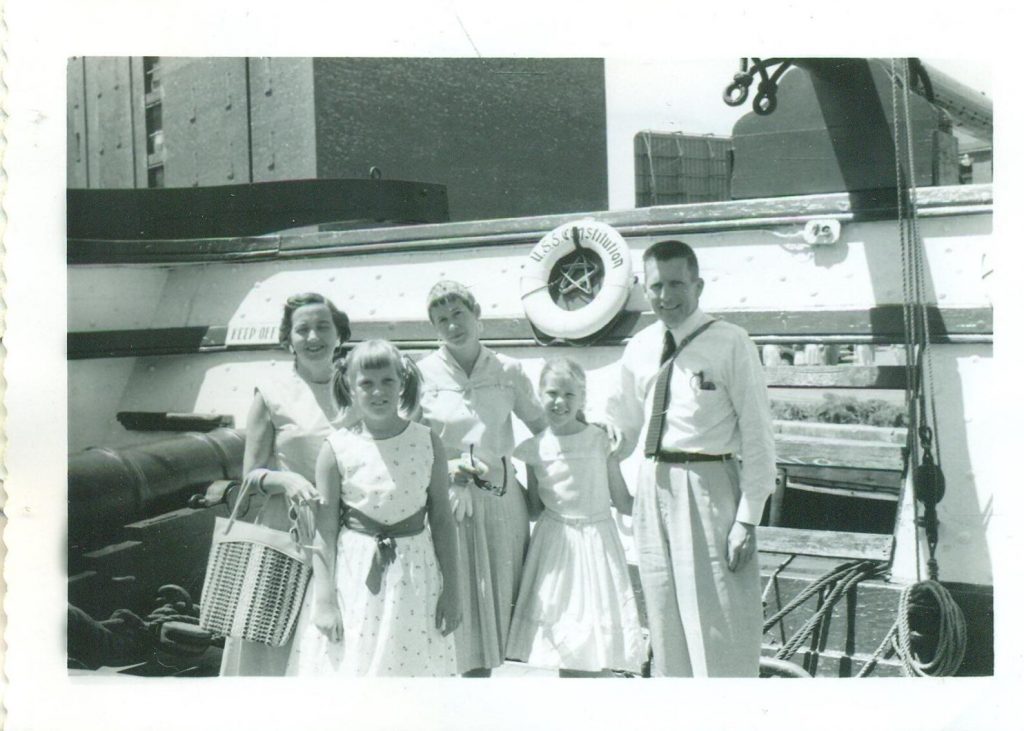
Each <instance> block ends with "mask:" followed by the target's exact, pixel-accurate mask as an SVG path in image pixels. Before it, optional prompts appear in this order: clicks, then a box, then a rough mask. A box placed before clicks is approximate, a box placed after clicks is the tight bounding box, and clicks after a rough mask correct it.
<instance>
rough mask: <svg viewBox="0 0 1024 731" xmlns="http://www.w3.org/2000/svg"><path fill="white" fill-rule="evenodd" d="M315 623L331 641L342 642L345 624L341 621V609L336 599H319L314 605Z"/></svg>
mask: <svg viewBox="0 0 1024 731" xmlns="http://www.w3.org/2000/svg"><path fill="white" fill-rule="evenodd" d="M313 624H314V625H316V628H317V629H318V630H320V631H321V632H323V633H324V636H325V637H327V639H328V640H330V641H331V642H341V638H342V636H343V635H344V625H343V624H342V621H341V609H339V608H338V603H337V602H336V601H330V600H327V601H323V602H320V601H318V602H317V603H316V604H315V605H314V607H313Z"/></svg>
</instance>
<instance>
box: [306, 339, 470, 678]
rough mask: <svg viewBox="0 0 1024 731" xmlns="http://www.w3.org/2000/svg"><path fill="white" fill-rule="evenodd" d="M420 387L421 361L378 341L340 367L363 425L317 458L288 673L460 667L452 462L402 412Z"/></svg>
mask: <svg viewBox="0 0 1024 731" xmlns="http://www.w3.org/2000/svg"><path fill="white" fill-rule="evenodd" d="M418 394H419V374H418V370H417V369H416V366H415V364H413V362H412V361H411V360H409V358H408V357H404V356H402V355H401V354H400V353H399V352H398V350H397V349H396V348H395V346H394V345H392V344H391V343H388V342H386V341H382V340H370V341H367V342H363V343H360V344H359V345H357V346H356V347H355V348H354V349H353V350H352V352H351V353H350V354H349V356H348V358H347V359H346V364H345V366H344V368H343V369H341V370H339V371H338V372H337V373H336V374H335V397H336V399H337V400H338V402H339V403H340V404H342V405H349V404H353V405H354V406H355V408H356V409H357V411H358V413H359V414H360V417H361V420H360V422H359V423H357V424H356V425H355V426H353V427H351V428H348V429H340V430H338V431H336V432H334V433H333V434H332V435H331V436H329V437H328V438H327V440H326V441H325V442H324V445H323V447H322V448H321V450H320V455H319V457H318V460H317V465H316V486H317V490H318V491H319V493H320V500H321V504H320V505H319V506H318V507H317V509H316V518H315V522H316V533H315V536H314V539H313V581H312V584H311V587H310V590H309V592H308V595H307V599H306V607H305V609H304V610H303V614H302V616H301V617H300V618H299V626H298V629H297V630H296V631H297V633H298V634H297V636H296V639H295V646H294V648H293V650H292V656H291V659H290V661H289V667H288V673H289V674H290V675H308V674H314V675H323V674H341V675H376V676H380V675H398V676H440V675H454V674H455V670H456V665H455V645H454V639H453V637H452V634H451V633H452V632H453V630H454V629H455V627H456V626H458V624H459V621H460V616H459V612H460V610H459V606H460V604H459V596H458V583H457V582H456V580H455V575H454V570H455V550H456V547H455V528H454V519H453V518H452V514H451V508H450V506H449V503H448V471H447V462H446V459H445V454H444V450H443V448H442V447H441V445H440V443H439V440H438V438H437V437H436V436H434V435H433V434H432V433H431V431H430V429H429V428H428V427H426V426H423V425H422V424H417V423H413V422H410V421H408V420H407V419H405V418H404V417H403V416H402V414H408V413H410V412H411V411H413V410H414V409H415V407H416V402H417V398H418ZM400 411H401V413H400ZM425 520H426V523H427V524H429V527H428V526H427V525H425V522H424V521H425Z"/></svg>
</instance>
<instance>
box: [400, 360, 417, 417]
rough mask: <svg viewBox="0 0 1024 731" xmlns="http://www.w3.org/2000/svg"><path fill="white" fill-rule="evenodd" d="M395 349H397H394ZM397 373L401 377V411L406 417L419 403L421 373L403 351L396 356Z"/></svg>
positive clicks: (412, 412) (413, 411) (411, 413)
mask: <svg viewBox="0 0 1024 731" xmlns="http://www.w3.org/2000/svg"><path fill="white" fill-rule="evenodd" d="M396 350H397V349H396ZM397 365H398V375H399V377H400V378H401V379H402V391H401V393H400V394H399V396H400V398H401V407H402V412H403V414H404V415H405V416H406V417H407V418H411V416H412V415H413V414H414V413H415V412H416V409H417V407H418V406H419V405H420V388H421V386H422V383H423V374H422V373H420V369H419V366H417V365H416V363H415V361H413V359H412V358H410V357H409V356H408V355H406V354H405V353H402V354H401V355H400V356H399V358H398V364H397Z"/></svg>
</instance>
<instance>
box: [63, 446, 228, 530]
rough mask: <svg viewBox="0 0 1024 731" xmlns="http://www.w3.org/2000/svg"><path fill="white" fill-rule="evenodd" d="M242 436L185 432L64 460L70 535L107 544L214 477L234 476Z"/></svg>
mask: <svg viewBox="0 0 1024 731" xmlns="http://www.w3.org/2000/svg"><path fill="white" fill-rule="evenodd" d="M244 447H245V439H244V437H243V435H242V432H240V431H239V430H237V429H215V430H213V431H211V432H208V433H205V434H200V433H193V432H190V433H187V434H183V435H181V436H176V437H172V438H169V439H164V440H161V441H158V442H152V443H150V444H144V445H141V446H136V447H126V448H123V449H110V448H105V447H97V448H92V449H87V450H85V451H84V452H80V453H79V454H76V455H73V456H72V457H70V459H69V460H68V540H69V543H70V545H71V546H72V547H78V548H79V549H87V548H91V547H96V546H100V545H103V544H105V543H109V542H110V541H111V540H112V539H114V538H116V536H117V534H118V532H119V531H120V530H121V528H122V527H123V526H125V525H127V524H129V523H133V522H135V521H139V520H142V519H144V518H150V517H153V516H155V515H158V514H160V513H163V512H166V511H170V510H174V509H176V508H182V507H184V506H185V504H186V500H187V498H188V496H189V495H190V494H192V493H195V492H199V491H200V490H202V489H203V488H205V487H206V486H207V485H209V484H210V483H211V482H213V481H215V480H229V479H238V478H239V476H240V474H241V471H242V452H243V450H244Z"/></svg>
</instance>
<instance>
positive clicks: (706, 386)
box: [693, 371, 718, 391]
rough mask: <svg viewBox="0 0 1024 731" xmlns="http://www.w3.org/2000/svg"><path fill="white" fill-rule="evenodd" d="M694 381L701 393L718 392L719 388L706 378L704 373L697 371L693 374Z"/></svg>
mask: <svg viewBox="0 0 1024 731" xmlns="http://www.w3.org/2000/svg"><path fill="white" fill-rule="evenodd" d="M693 377H694V379H696V381H697V388H698V389H700V390H701V391H717V390H718V386H716V385H715V382H714V381H712V380H711V379H710V378H705V377H704V371H697V372H696V373H694V374H693Z"/></svg>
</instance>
